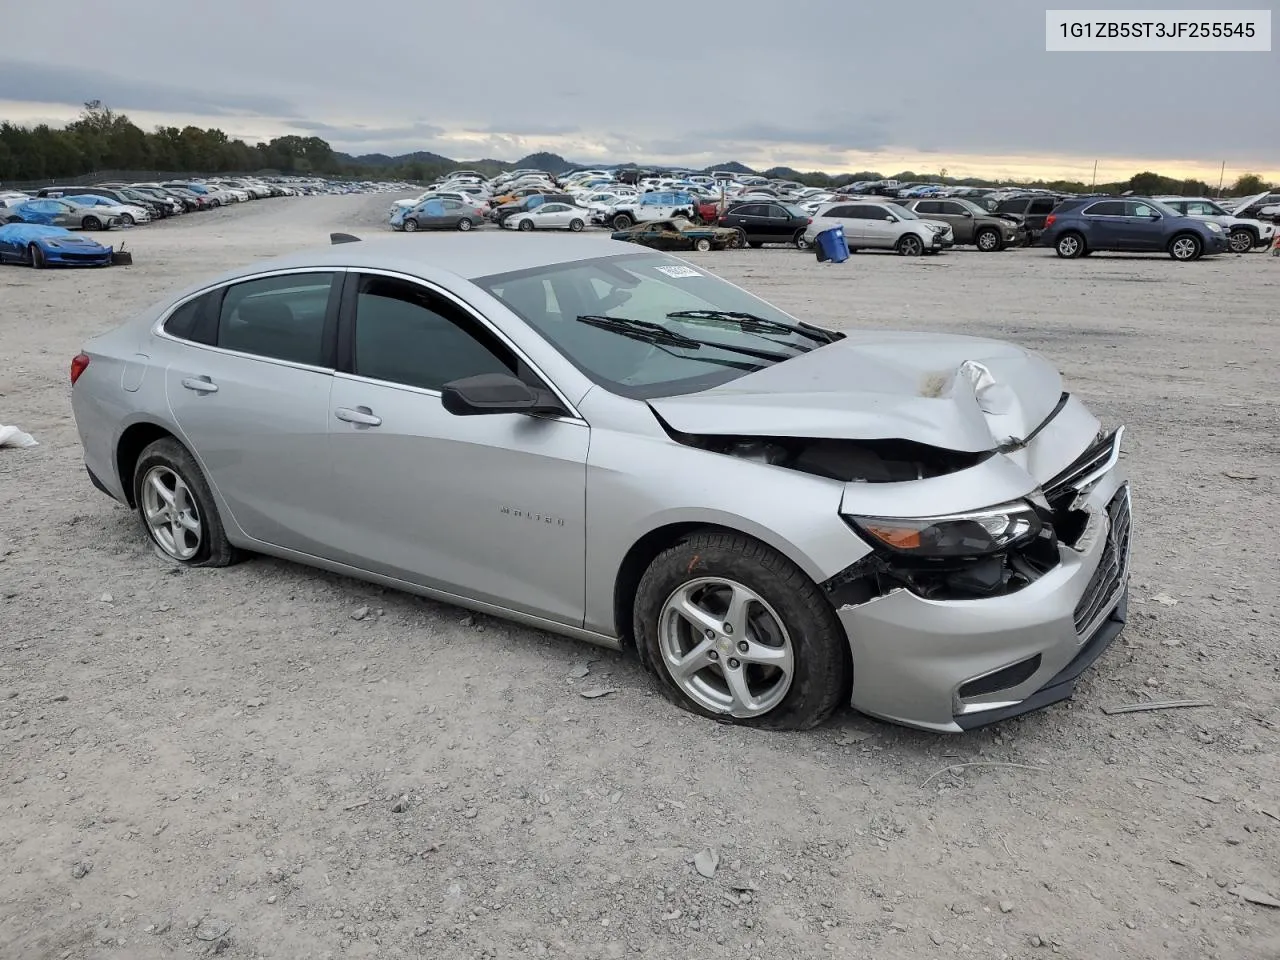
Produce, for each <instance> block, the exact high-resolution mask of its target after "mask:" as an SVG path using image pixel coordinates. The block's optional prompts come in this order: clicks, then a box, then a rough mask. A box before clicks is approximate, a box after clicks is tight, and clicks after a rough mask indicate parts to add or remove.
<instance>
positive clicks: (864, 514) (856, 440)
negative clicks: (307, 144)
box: [71, 234, 1130, 732]
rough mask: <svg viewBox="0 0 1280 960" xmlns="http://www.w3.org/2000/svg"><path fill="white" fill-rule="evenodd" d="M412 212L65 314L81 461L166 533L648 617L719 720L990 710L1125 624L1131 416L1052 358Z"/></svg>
mask: <svg viewBox="0 0 1280 960" xmlns="http://www.w3.org/2000/svg"><path fill="white" fill-rule="evenodd" d="M421 244H422V246H421V247H420V249H419V252H418V255H416V256H415V257H413V258H406V257H405V256H404V247H403V244H402V243H398V242H396V241H394V240H392V239H390V238H385V239H383V240H375V241H360V242H354V243H343V244H342V245H341V246H337V247H331V248H329V249H328V250H320V251H311V252H307V253H300V254H295V255H292V256H288V257H283V258H279V259H274V260H265V261H264V260H258V261H255V262H253V263H252V264H250V265H249V266H246V267H244V268H242V269H239V270H234V271H232V272H230V273H226V274H223V275H222V276H220V277H216V278H213V279H210V280H208V281H206V282H204V283H202V284H200V285H198V286H196V287H192V288H188V289H187V290H185V291H183V292H182V293H179V294H177V295H174V296H171V297H169V298H168V299H167V300H166V301H164V302H163V303H162V304H161V305H159V306H158V307H155V308H149V309H147V310H146V311H144V312H143V313H141V314H139V315H138V316H137V317H136V318H135V319H133V320H132V321H130V322H128V323H127V324H125V325H124V326H122V327H120V328H118V329H116V330H114V331H112V332H109V333H106V334H104V335H101V336H97V337H94V338H93V339H91V340H89V341H88V342H86V343H85V344H84V347H83V350H82V352H81V353H80V354H79V355H77V356H76V357H75V358H74V360H73V361H72V364H71V380H72V389H71V394H72V409H73V411H74V414H75V420H76V425H77V428H78V431H79V435H80V439H81V443H82V445H83V448H84V460H85V464H86V466H87V468H88V472H89V477H90V479H91V480H92V482H93V483H94V485H95V486H97V487H98V489H100V490H102V491H104V492H105V493H107V494H108V495H109V496H111V497H114V498H115V499H116V500H117V501H119V502H120V503H122V504H125V505H126V506H127V507H128V509H130V510H132V511H136V513H137V515H138V518H139V522H140V524H141V526H142V527H143V530H144V531H145V534H146V536H148V537H149V538H150V540H151V542H152V543H153V544H154V547H155V548H156V549H157V550H159V551H160V553H161V554H162V555H163V556H164V557H165V558H166V560H167V561H169V562H171V563H174V564H178V565H181V566H184V567H200V566H205V567H219V566H225V565H227V564H229V563H231V562H233V561H234V560H235V559H237V557H238V556H239V555H240V553H241V551H246V552H249V553H254V554H268V555H274V556H278V557H284V558H288V559H290V560H293V561H295V562H300V563H304V564H310V565H314V566H319V567H322V568H324V569H327V570H330V571H334V572H338V573H342V574H346V575H351V576H356V577H361V578H365V579H368V580H371V581H374V582H376V583H380V584H382V585H384V586H390V587H395V588H399V589H405V590H409V591H412V592H414V593H418V594H421V595H424V596H429V597H434V598H436V599H439V600H444V601H446V602H449V603H454V604H458V605H462V606H468V607H471V608H474V609H478V610H482V611H484V612H486V613H488V614H493V615H498V616H504V617H508V618H511V619H513V620H516V621H519V622H521V623H524V624H529V625H533V626H537V627H539V628H542V629H546V630H551V631H554V632H558V633H562V634H566V635H568V636H571V637H576V638H580V639H584V640H589V641H592V642H595V643H599V644H602V645H605V646H608V647H611V648H614V649H619V648H624V647H626V648H634V649H635V650H636V651H637V654H638V657H639V659H640V661H641V663H643V664H644V665H645V667H647V668H648V669H649V670H650V671H652V673H653V674H654V676H655V678H656V682H657V684H658V686H659V688H660V689H661V691H662V692H663V693H664V694H665V695H666V696H667V697H669V698H670V699H671V700H673V701H674V702H675V703H677V704H679V705H680V706H682V707H684V708H686V709H688V710H691V711H694V712H696V713H699V714H701V715H704V716H709V717H712V718H715V719H717V720H721V721H726V722H736V723H744V724H754V725H760V726H765V727H771V728H786V729H803V728H808V727H812V726H814V725H815V724H818V723H820V722H822V721H823V720H824V719H825V718H827V717H828V716H829V715H830V714H831V713H832V711H833V710H835V709H836V708H837V707H838V706H839V705H840V704H841V703H850V702H851V703H852V704H853V706H855V707H856V708H858V709H860V710H863V711H865V712H867V713H871V714H874V715H877V716H880V717H884V718H886V719H889V720H892V721H896V722H900V723H906V724H911V725H914V726H918V727H922V728H925V729H928V730H933V731H942V732H958V731H962V730H967V729H971V728H975V727H980V726H983V725H985V724H989V723H992V722H996V721H1000V720H1003V719H1005V718H1007V717H1011V716H1015V715H1017V714H1020V713H1025V712H1027V711H1030V710H1034V709H1038V708H1040V707H1043V706H1045V705H1046V704H1049V703H1053V702H1055V701H1058V700H1062V699H1065V698H1067V697H1069V696H1070V695H1071V692H1072V689H1073V686H1074V683H1075V680H1076V678H1077V677H1078V676H1079V675H1080V674H1081V673H1082V672H1083V670H1084V669H1086V668H1087V667H1088V666H1089V665H1090V664H1092V663H1094V662H1095V661H1096V660H1097V659H1098V658H1099V657H1100V656H1101V655H1102V653H1103V652H1104V651H1105V650H1106V648H1107V647H1108V645H1109V644H1110V643H1111V642H1112V641H1113V640H1114V639H1115V637H1116V636H1117V635H1118V634H1119V633H1120V631H1121V630H1122V628H1123V621H1124V619H1125V604H1126V596H1127V591H1126V588H1127V581H1128V571H1129V542H1130V532H1129V531H1130V519H1129V491H1128V485H1127V482H1126V479H1125V476H1124V470H1123V464H1122V462H1121V459H1120V456H1119V453H1120V441H1121V431H1120V430H1114V431H1106V430H1103V429H1102V426H1101V424H1100V423H1099V421H1098V420H1097V419H1096V418H1095V417H1094V416H1093V415H1092V414H1090V413H1089V411H1088V410H1087V409H1086V408H1085V406H1084V405H1083V404H1082V403H1081V401H1080V400H1079V399H1078V398H1077V397H1075V396H1073V395H1070V394H1065V393H1064V385H1063V383H1062V381H1061V379H1060V377H1059V375H1058V373H1057V371H1056V370H1055V369H1054V367H1053V365H1052V364H1050V363H1048V362H1047V361H1046V360H1044V359H1043V358H1041V357H1039V356H1037V355H1035V354H1032V353H1030V352H1029V351H1027V350H1026V349H1024V348H1022V347H1018V346H1015V345H1012V344H1006V343H1001V342H998V341H990V340H984V339H977V338H970V337H963V336H954V335H948V336H943V335H935V334H928V333H885V332H883V331H873V330H854V331H847V332H840V331H837V330H833V329H828V328H824V327H821V326H819V325H816V324H810V323H806V322H804V321H803V320H801V319H798V318H796V317H792V316H789V315H787V314H785V313H783V312H782V311H780V310H778V309H776V308H775V307H773V306H771V305H770V304H768V303H766V302H764V301H762V300H759V299H758V298H756V297H754V296H752V295H751V294H750V293H748V292H746V291H744V290H742V289H740V288H738V287H736V286H734V285H733V284H730V283H728V282H726V281H724V280H721V279H719V278H718V277H716V276H714V275H712V274H710V273H708V272H707V271H704V270H701V269H698V268H697V267H695V266H693V265H690V264H688V263H686V262H684V261H682V260H679V259H676V258H674V257H671V256H670V255H668V254H664V253H660V252H657V251H649V250H643V251H641V250H637V248H636V247H635V246H633V245H631V244H622V243H613V242H612V241H608V240H601V241H598V242H591V243H586V242H583V241H582V240H580V239H578V238H567V237H555V236H535V237H531V238H528V239H527V241H526V242H524V243H520V244H512V243H511V242H510V241H507V240H505V238H501V237H498V236H496V235H488V236H486V235H483V234H482V235H478V236H477V237H476V238H474V242H472V243H466V244H459V243H456V242H455V241H452V240H449V239H446V238H436V237H427V238H423V239H422V240H421ZM388 271H394V273H395V275H390V274H389V273H388ZM552 292H554V296H551V293H552ZM342 345H345V346H342ZM126 371H130V372H129V373H128V374H127V375H126ZM335 373H339V374H341V375H340V376H334V374H335ZM921 384H935V386H934V387H932V388H930V389H928V390H922V388H921ZM317 424H320V425H322V426H321V429H319V430H317V429H316V425H317ZM415 504H426V505H428V506H429V509H427V508H426V507H425V506H424V507H423V508H421V509H418V508H415V507H414V505H415Z"/></svg>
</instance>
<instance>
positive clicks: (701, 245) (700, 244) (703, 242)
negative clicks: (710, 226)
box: [693, 237, 711, 253]
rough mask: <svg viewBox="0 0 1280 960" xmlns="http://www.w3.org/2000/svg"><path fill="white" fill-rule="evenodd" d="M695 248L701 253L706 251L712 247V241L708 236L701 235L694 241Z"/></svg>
mask: <svg viewBox="0 0 1280 960" xmlns="http://www.w3.org/2000/svg"><path fill="white" fill-rule="evenodd" d="M693 249H695V250H697V251H698V252H699V253H706V252H707V251H708V250H710V249H711V241H710V240H708V239H707V238H706V237H700V238H698V239H697V240H695V241H694V242H693Z"/></svg>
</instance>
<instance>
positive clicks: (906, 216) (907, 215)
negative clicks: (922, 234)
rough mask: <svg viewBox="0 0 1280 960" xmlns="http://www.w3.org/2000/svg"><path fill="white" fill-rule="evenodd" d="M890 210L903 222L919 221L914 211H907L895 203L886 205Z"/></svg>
mask: <svg viewBox="0 0 1280 960" xmlns="http://www.w3.org/2000/svg"><path fill="white" fill-rule="evenodd" d="M888 207H889V209H890V210H892V211H893V212H894V213H896V214H897V215H898V216H900V217H901V218H902V219H903V220H919V219H920V218H919V217H918V216H917V215H916V212H915V211H914V210H908V209H907V208H906V207H900V206H898V205H897V204H896V203H891V204H888Z"/></svg>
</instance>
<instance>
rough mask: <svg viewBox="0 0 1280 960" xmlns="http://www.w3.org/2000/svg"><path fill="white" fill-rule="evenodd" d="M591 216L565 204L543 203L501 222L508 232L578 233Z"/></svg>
mask: <svg viewBox="0 0 1280 960" xmlns="http://www.w3.org/2000/svg"><path fill="white" fill-rule="evenodd" d="M590 216H591V214H590V213H589V212H588V211H587V210H586V209H585V208H583V207H574V206H571V205H569V204H567V203H544V204H542V205H541V206H539V207H535V208H534V209H532V210H529V211H528V212H526V213H517V214H514V215H512V216H510V217H507V219H506V220H503V221H502V225H503V227H505V228H506V229H508V230H526V231H527V230H572V231H573V232H574V233H577V232H579V231H580V230H581V229H582V228H583V227H585V226H586V225H587V221H588V220H589V219H590Z"/></svg>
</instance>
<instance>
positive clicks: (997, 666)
mask: <svg viewBox="0 0 1280 960" xmlns="http://www.w3.org/2000/svg"><path fill="white" fill-rule="evenodd" d="M1074 506H1075V507H1076V508H1078V509H1082V510H1084V511H1085V512H1086V513H1087V514H1088V518H1089V519H1088V521H1087V523H1086V525H1085V528H1084V531H1083V532H1082V533H1081V534H1080V536H1079V538H1078V539H1077V540H1076V542H1075V544H1074V545H1073V546H1066V545H1060V546H1059V551H1060V559H1061V562H1060V563H1059V564H1058V566H1057V567H1055V568H1053V569H1052V570H1050V571H1049V572H1048V573H1046V574H1044V575H1043V576H1042V577H1040V578H1039V579H1038V580H1036V581H1035V582H1034V583H1031V584H1029V585H1027V586H1026V587H1024V588H1023V589H1022V590H1019V591H1018V592H1016V593H1012V594H1007V595H1005V596H1000V597H990V598H986V599H980V600H927V599H924V598H922V597H919V596H917V595H916V594H914V593H911V592H910V591H908V590H906V589H897V590H894V591H892V592H890V593H887V594H885V595H883V596H879V597H875V598H874V599H871V600H868V601H866V602H865V603H861V604H857V605H849V606H844V607H841V608H840V609H839V610H838V611H837V615H838V616H839V618H840V622H841V624H842V625H843V627H844V630H845V633H846V634H847V635H848V639H849V646H850V650H851V651H852V655H853V664H854V671H853V672H854V678H853V694H852V697H851V702H852V705H853V706H854V707H855V708H856V709H858V710H860V711H862V712H864V713H868V714H872V715H874V716H879V717H883V718H885V719H887V720H893V721H895V722H898V723H903V724H906V725H908V726H913V727H920V728H923V729H928V730H935V731H939V732H947V733H957V732H960V731H963V730H969V729H973V728H975V727H980V726H984V725H986V724H989V723H993V722H996V721H999V720H1003V719H1006V718H1008V717H1011V716H1016V715H1018V714H1021V713H1027V712H1029V711H1031V710H1036V709H1039V708H1040V707H1043V706H1046V705H1048V704H1050V703H1053V702H1056V701H1058V700H1062V699H1065V698H1067V697H1069V696H1071V693H1072V691H1073V689H1074V685H1075V680H1076V678H1077V677H1078V676H1079V675H1080V674H1081V673H1082V672H1083V671H1084V670H1085V669H1086V668H1087V667H1088V666H1089V665H1090V664H1092V663H1093V662H1094V661H1095V660H1096V659H1097V658H1098V657H1099V656H1101V654H1102V653H1103V651H1105V649H1106V648H1107V646H1108V645H1109V644H1110V643H1111V641H1112V640H1114V639H1115V637H1116V636H1117V635H1118V634H1119V632H1120V630H1121V628H1122V626H1123V623H1124V617H1125V597H1126V595H1127V584H1128V574H1129V541H1130V536H1129V490H1128V485H1127V483H1126V481H1125V479H1124V478H1123V476H1122V475H1121V472H1120V470H1119V468H1118V466H1113V467H1112V468H1111V469H1110V470H1109V472H1107V473H1105V474H1104V475H1103V476H1102V477H1101V479H1099V480H1098V481H1096V482H1095V483H1094V485H1093V486H1092V487H1091V488H1089V489H1088V490H1087V492H1085V493H1083V494H1079V495H1078V496H1077V497H1076V499H1075V503H1074Z"/></svg>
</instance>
